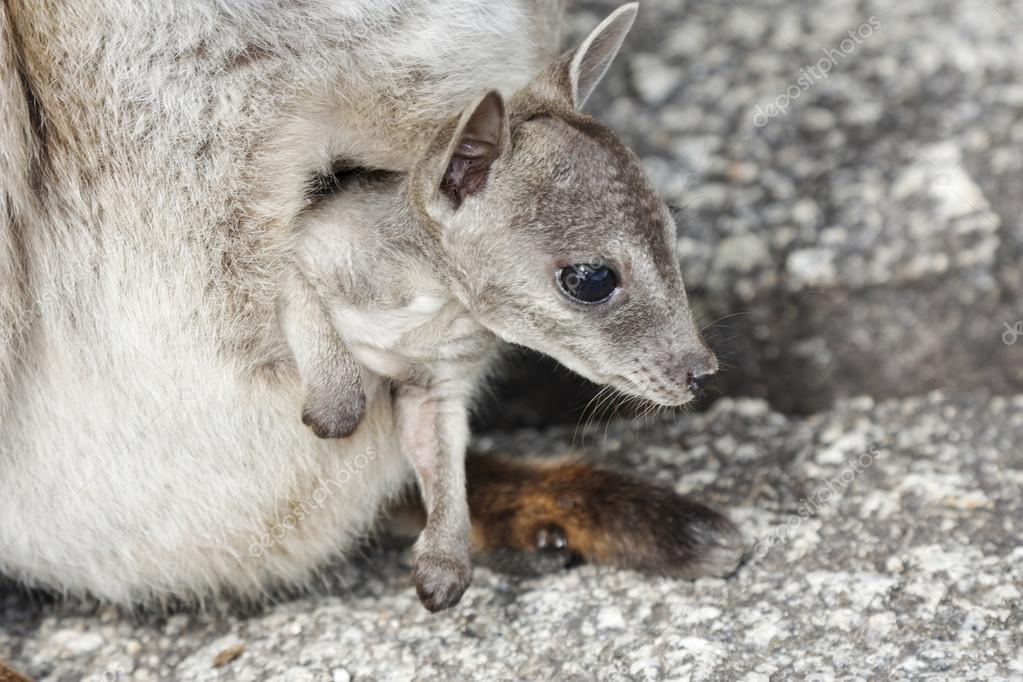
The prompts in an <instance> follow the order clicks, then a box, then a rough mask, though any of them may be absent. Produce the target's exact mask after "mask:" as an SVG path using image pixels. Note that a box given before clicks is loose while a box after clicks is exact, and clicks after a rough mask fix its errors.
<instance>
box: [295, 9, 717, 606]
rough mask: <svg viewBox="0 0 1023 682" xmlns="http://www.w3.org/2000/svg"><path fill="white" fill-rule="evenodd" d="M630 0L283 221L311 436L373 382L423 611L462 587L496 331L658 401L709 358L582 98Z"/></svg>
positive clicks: (660, 207) (665, 216)
mask: <svg viewBox="0 0 1023 682" xmlns="http://www.w3.org/2000/svg"><path fill="white" fill-rule="evenodd" d="M635 12H636V9H635V5H627V6H625V7H623V8H621V9H619V10H618V11H617V12H615V13H614V14H612V15H611V16H610V17H608V18H607V19H606V20H605V21H604V22H603V23H602V24H601V25H600V26H599V27H598V28H597V29H596V30H595V31H594V32H593V33H592V34H591V35H590V36H589V37H588V38H587V39H586V40H585V41H584V42H583V43H582V45H581V46H580V47H579V48H578V49H576V50H574V51H572V52H569V53H568V54H566V55H564V56H563V57H561V58H560V59H559V60H557V61H556V62H555V63H554V64H553V65H552V66H551V67H550V68H549V69H547V70H546V71H545V72H543V73H542V74H540V75H539V76H538V77H537V78H536V79H535V80H534V81H533V82H532V83H531V84H530V85H529V86H528V87H526V88H525V89H523V90H522V91H520V92H518V93H516V94H514V95H513V96H512V97H510V98H509V99H508V101H507V102H506V101H505V100H504V99H503V98H502V96H501V95H500V94H498V93H497V92H496V91H491V92H487V93H485V94H482V95H481V96H480V97H479V98H478V99H477V100H476V101H475V102H473V103H472V104H471V105H470V106H469V107H468V108H466V109H465V111H464V112H463V113H462V115H461V116H460V117H459V118H457V120H451V121H450V122H448V123H447V124H446V125H444V126H443V127H442V128H441V129H440V131H439V132H438V133H437V135H436V138H435V139H434V141H433V143H432V144H431V145H430V146H429V148H428V150H427V151H426V152H425V154H423V156H422V158H419V159H418V160H417V161H416V163H415V165H414V167H413V168H412V170H411V171H410V172H409V173H407V174H398V173H390V172H383V171H375V172H374V171H367V172H364V173H362V174H354V175H353V177H351V178H349V179H348V180H347V181H345V182H344V183H343V187H342V188H341V189H340V190H339V191H338V192H337V193H336V194H334V195H332V196H329V197H327V198H324V199H322V200H321V201H320V202H319V203H318V204H316V205H315V206H314V207H312V208H310V209H309V210H308V211H307V212H306V213H305V214H304V216H303V217H302V219H301V221H300V223H299V225H298V226H297V234H296V242H295V244H296V245H295V254H294V262H293V264H292V267H291V268H290V269H289V270H288V272H287V274H286V276H285V283H284V289H283V291H284V294H283V296H282V299H281V308H280V315H281V321H282V326H283V328H284V330H285V334H286V337H287V339H288V342H289V344H290V346H291V348H292V350H293V353H294V356H295V358H296V362H297V364H298V368H299V374H300V376H301V379H302V382H303V386H304V388H305V392H306V396H305V404H304V406H303V419H304V421H306V423H308V424H309V425H310V426H311V427H312V428H313V429H314V431H315V432H316V433H317V434H318V435H320V436H323V437H343V436H346V435H348V434H351V433H352V432H353V431H354V430H355V429H356V428H357V426H358V423H359V420H360V418H361V416H362V412H363V409H364V406H365V404H366V396H365V395H364V382H365V379H366V378H367V377H374V378H375V379H374V380H377V379H380V378H383V379H385V380H386V382H387V384H389V386H390V389H391V394H392V396H393V400H394V404H395V414H396V418H397V420H398V422H399V423H398V431H399V433H400V442H401V444H402V447H403V449H404V453H405V455H406V457H407V458H408V459H409V461H410V462H411V464H412V466H413V468H414V469H415V472H416V475H417V479H418V483H419V487H420V491H421V495H422V499H423V501H424V504H425V507H426V511H427V523H426V527H425V529H424V530H423V532H422V534H421V535H420V537H419V540H418V542H417V544H416V547H415V568H414V578H415V582H416V588H417V591H418V593H419V596H420V598H421V599H422V601H423V603H424V605H425V606H426V607H427V608H429V609H430V610H440V609H444V608H448V607H450V606H452V605H453V604H455V603H457V602H458V600H459V599H460V598H461V596H462V594H463V592H464V591H465V589H466V587H467V586H468V584H469V581H470V577H471V573H472V569H471V563H470V558H469V509H468V505H467V501H466V475H465V463H464V457H465V450H466V445H467V440H468V424H467V411H468V405H469V404H470V401H471V398H472V396H473V394H474V392H475V389H476V387H477V385H478V384H479V382H480V380H481V379H482V378H483V377H484V376H485V374H486V372H487V369H488V367H489V365H490V363H491V361H492V359H493V358H494V357H495V356H496V354H497V351H498V350H499V347H500V342H501V341H505V342H510V343H514V344H520V345H523V346H527V347H530V348H533V349H535V350H537V351H540V352H542V353H545V354H547V355H550V356H552V357H554V358H555V359H557V360H559V361H560V362H562V363H563V364H565V365H566V366H568V367H569V368H571V369H573V370H575V371H576V372H578V373H579V374H582V375H583V376H585V377H587V378H589V379H591V380H593V381H595V382H598V383H602V384H609V385H611V386H613V387H615V388H617V389H619V390H621V391H623V392H625V393H627V394H631V395H634V396H638V397H641V398H644V399H647V400H650V401H653V402H655V403H658V404H662V405H681V404H683V403H685V402H687V401H689V400H690V399H691V398H692V397H693V392H694V390H696V388H697V387H698V384H699V382H700V381H701V380H702V379H703V378H705V377H707V376H709V375H711V374H713V373H714V372H715V371H716V369H717V362H716V359H715V357H714V355H713V353H711V352H710V350H708V349H707V347H706V346H705V345H704V343H703V341H702V340H701V338H700V335H699V332H698V331H697V329H696V327H695V326H694V323H693V320H692V317H691V314H690V311H689V307H688V305H687V301H686V294H685V290H684V288H683V283H682V276H681V273H680V271H679V265H678V258H677V256H676V253H675V242H676V240H675V226H674V222H673V220H672V218H671V215H670V213H669V211H668V209H667V207H666V206H665V205H664V203H663V202H662V201H661V200H660V199H659V198H658V197H657V194H656V193H655V191H654V190H653V188H652V187H651V184H650V182H649V181H648V180H647V178H646V176H645V175H644V172H643V170H642V168H641V165H640V163H639V161H638V159H637V158H636V157H635V156H634V155H633V154H632V153H631V152H629V151H628V150H627V149H626V147H625V146H624V145H623V144H622V143H621V142H620V141H619V139H618V138H617V137H616V135H615V134H614V133H613V132H612V131H611V130H610V129H609V128H607V127H606V126H604V125H602V124H601V123H599V122H598V121H596V120H594V119H593V118H591V117H589V116H587V115H585V114H583V113H580V108H581V107H582V106H583V103H584V102H585V101H586V99H587V97H588V96H589V95H590V93H591V92H592V90H593V88H594V87H595V86H596V84H597V82H598V81H599V80H600V79H601V77H602V76H603V75H604V73H605V71H606V70H607V68H608V66H609V64H610V62H611V60H612V59H613V58H614V56H615V54H616V53H617V51H618V49H619V47H620V46H621V44H622V40H623V39H624V37H625V35H626V33H627V31H628V30H629V28H630V27H631V25H632V22H633V19H634V17H635Z"/></svg>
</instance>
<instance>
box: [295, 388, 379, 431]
mask: <svg viewBox="0 0 1023 682" xmlns="http://www.w3.org/2000/svg"><path fill="white" fill-rule="evenodd" d="M365 413H366V395H365V394H364V393H363V392H362V391H361V390H359V391H357V392H353V391H343V392H341V393H338V392H336V391H335V392H328V391H323V390H310V391H309V393H308V395H307V396H306V400H305V404H304V405H303V406H302V423H303V424H305V425H306V426H308V427H309V428H311V429H312V430H313V433H315V434H316V435H317V436H318V437H319V438H346V437H348V436H350V435H352V434H353V433H355V430H356V429H357V428H358V427H359V422H361V421H362V417H363V415H364V414H365Z"/></svg>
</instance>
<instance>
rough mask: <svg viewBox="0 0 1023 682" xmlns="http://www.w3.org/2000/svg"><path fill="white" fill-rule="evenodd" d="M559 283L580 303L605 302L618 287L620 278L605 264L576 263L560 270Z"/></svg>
mask: <svg viewBox="0 0 1023 682" xmlns="http://www.w3.org/2000/svg"><path fill="white" fill-rule="evenodd" d="M558 283H559V284H560V285H561V290H562V291H563V292H565V294H566V295H568V296H569V298H573V299H575V300H576V301H579V302H580V303H603V302H604V301H606V300H607V299H609V298H611V294H613V293H614V291H615V288H617V287H618V278H617V277H615V273H614V270H612V269H611V268H609V267H607V266H605V265H589V264H586V263H576V264H575V265H569V266H567V267H564V268H561V270H559V271H558Z"/></svg>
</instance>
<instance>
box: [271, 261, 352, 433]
mask: <svg viewBox="0 0 1023 682" xmlns="http://www.w3.org/2000/svg"><path fill="white" fill-rule="evenodd" d="M279 314H280V320H281V326H282V328H283V330H284V334H285V337H286V338H287V340H288V345H289V346H290V347H291V350H292V353H293V354H294V356H295V362H296V363H297V365H298V373H299V376H300V377H301V379H302V387H303V390H304V391H305V397H304V400H303V404H302V423H303V424H305V425H306V426H309V427H310V428H312V430H313V433H315V434H316V435H317V436H319V437H320V438H344V437H345V436H350V435H351V434H352V433H353V432H354V431H355V429H356V428H357V427H358V426H359V422H360V421H362V417H363V414H364V413H365V411H366V395H365V393H364V391H363V388H362V377H361V373H360V369H359V365H358V363H357V362H356V361H355V358H354V357H352V354H351V353H350V352H349V351H348V349H347V348H346V347H345V345H344V342H343V341H342V340H341V338H340V337H339V336H338V335H337V332H335V331H334V328H333V326H331V323H330V319H329V318H328V316H327V313H326V311H325V310H324V309H323V305H322V304H321V303H320V301H319V298H318V297H317V296H316V293H315V292H314V291H313V289H312V287H311V286H310V285H309V283H308V282H306V280H305V278H304V277H303V276H302V274H301V273H299V272H298V271H297V270H296V269H294V268H293V269H291V270H289V271H288V272H287V273H286V275H285V278H284V281H283V285H282V295H281V305H280V310H279Z"/></svg>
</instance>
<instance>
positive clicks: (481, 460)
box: [466, 455, 744, 579]
mask: <svg viewBox="0 0 1023 682" xmlns="http://www.w3.org/2000/svg"><path fill="white" fill-rule="evenodd" d="M466 470H467V476H468V486H469V507H470V514H471V518H472V549H473V552H474V554H475V555H476V558H477V560H478V561H479V562H480V563H481V564H483V565H487V566H489V567H491V568H493V569H495V570H499V571H504V572H510V573H519V574H535V573H543V572H550V571H553V570H558V569H560V568H563V567H565V566H567V565H569V564H571V563H573V562H576V561H586V562H591V563H596V564H604V565H610V566H617V567H620V568H628V569H634V570H638V571H643V572H646V573H652V574H656V575H664V576H670V577H680V578H687V579H695V578H699V577H702V576H717V577H723V576H726V575H729V574H731V573H732V572H734V571H735V569H736V568H737V567H738V566H739V564H740V563H741V561H742V558H743V555H744V544H743V539H742V535H741V533H740V532H739V530H738V529H737V528H736V527H735V525H734V524H732V522H731V521H729V520H728V518H727V517H725V516H724V515H723V514H721V513H720V512H717V511H715V510H713V509H711V508H710V507H707V506H705V505H703V504H701V503H699V502H696V501H694V500H691V499H689V498H687V497H685V496H682V495H679V494H677V493H676V492H674V491H673V490H671V489H669V488H665V487H663V486H660V485H657V484H654V483H651V482H648V481H644V480H642V479H640V478H636V477H634V476H630V475H627V474H621V473H617V472H614V471H610V470H607V469H601V468H597V467H594V466H591V465H589V464H586V463H584V462H580V461H554V462H536V461H523V460H511V459H504V458H499V457H493V456H483V455H473V456H470V457H468V458H467V461H466Z"/></svg>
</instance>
